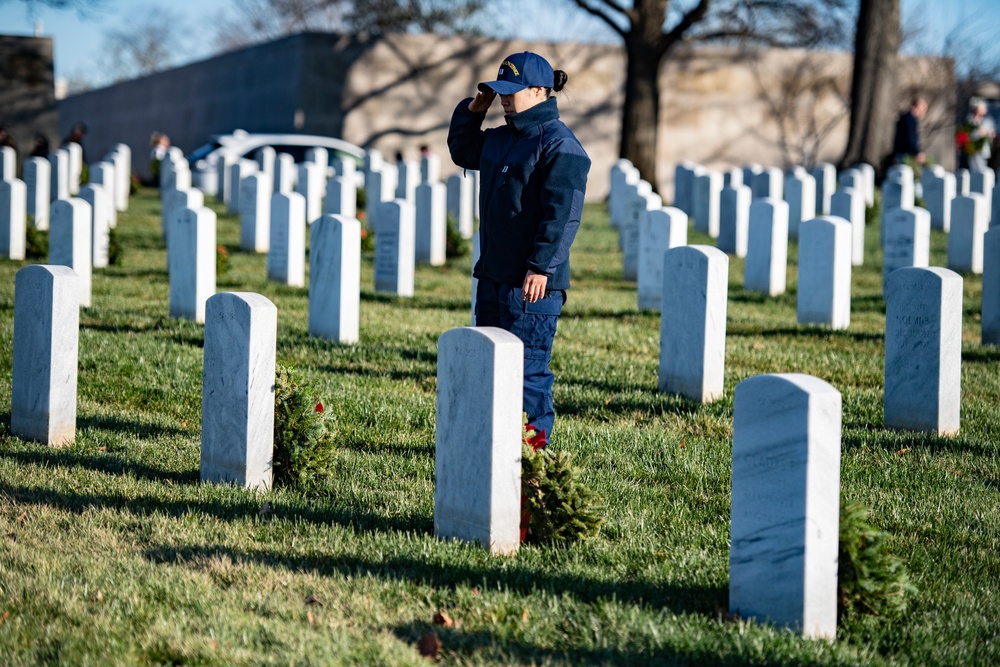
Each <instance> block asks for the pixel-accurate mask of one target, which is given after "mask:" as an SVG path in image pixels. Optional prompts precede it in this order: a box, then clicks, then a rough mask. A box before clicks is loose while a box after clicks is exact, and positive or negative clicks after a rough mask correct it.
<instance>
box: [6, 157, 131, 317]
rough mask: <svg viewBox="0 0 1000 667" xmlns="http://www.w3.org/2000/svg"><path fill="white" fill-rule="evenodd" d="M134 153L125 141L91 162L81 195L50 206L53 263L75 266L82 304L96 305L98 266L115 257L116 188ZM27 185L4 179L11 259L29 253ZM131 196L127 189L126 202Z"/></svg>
mask: <svg viewBox="0 0 1000 667" xmlns="http://www.w3.org/2000/svg"><path fill="white" fill-rule="evenodd" d="M130 159H131V158H130V156H129V152H128V147H127V146H124V145H123V144H122V145H119V146H118V147H116V148H115V150H114V152H113V153H112V154H111V155H109V160H108V161H105V162H101V163H98V164H95V165H93V166H92V167H91V169H90V178H91V182H89V183H87V184H86V185H84V186H81V187H80V188H79V191H78V194H79V196H78V197H68V198H66V199H58V200H56V201H54V202H52V204H51V207H48V209H47V211H46V213H47V219H46V220H45V223H46V224H45V226H44V228H45V229H47V230H48V233H49V234H48V236H49V239H48V246H49V258H48V261H49V264H51V265H57V266H65V267H69V268H70V269H72V270H73V271H74V272H75V274H76V275H77V277H78V279H77V281H76V283H75V284H76V285H77V289H78V290H79V294H78V295H77V296H78V303H79V305H80V306H82V307H89V306H90V305H91V277H92V274H93V269H95V268H105V267H107V266H108V263H109V259H110V258H109V246H110V230H111V228H113V227H114V226H115V225H116V221H117V211H116V209H117V207H116V204H115V201H114V197H115V196H116V194H113V193H117V191H116V190H115V187H116V183H117V182H118V179H117V178H116V177H115V175H114V174H115V170H116V169H117V167H115V162H118V161H124V164H125V165H128V161H129V160H130ZM112 160H114V162H112ZM41 162H42V163H45V162H46V161H44V160H42V161H41ZM28 164H29V163H26V166H27V165H28ZM126 168H127V167H126ZM125 173H126V174H127V172H125ZM43 182H44V181H43ZM24 186H25V184H24V183H22V182H21V181H19V180H18V179H15V180H13V181H3V182H0V230H2V232H3V237H4V238H5V239H7V244H6V247H5V250H6V251H11V250H13V251H14V252H5V254H4V255H3V256H4V257H8V258H9V259H16V260H23V259H24V251H25V246H26V243H25V238H26V225H25V217H26V213H25V207H24V197H23V195H24V194H25V187H24ZM127 196H128V193H127V191H126V199H125V203H126V206H127V203H128V198H127Z"/></svg>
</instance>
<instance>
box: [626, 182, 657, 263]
mask: <svg viewBox="0 0 1000 667" xmlns="http://www.w3.org/2000/svg"><path fill="white" fill-rule="evenodd" d="M660 208H663V200H662V199H660V195H658V194H656V193H655V192H653V188H652V186H651V185H650V184H649V183H647V182H646V181H639V184H638V185H637V186H635V188H634V189H631V197H630V199H629V209H628V210H629V211H630V215H629V216H628V218H627V219H626V220H625V224H624V225H623V226H622V227H621V228H620V229H619V237H620V239H621V246H622V278H623V279H624V280H638V279H639V228H640V227H641V226H642V224H641V223H642V220H643V219H645V217H646V214H647V213H648V212H649V211H655V210H657V209H660Z"/></svg>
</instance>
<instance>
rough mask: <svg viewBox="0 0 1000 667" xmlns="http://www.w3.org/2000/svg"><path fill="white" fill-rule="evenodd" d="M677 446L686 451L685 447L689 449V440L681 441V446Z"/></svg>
mask: <svg viewBox="0 0 1000 667" xmlns="http://www.w3.org/2000/svg"><path fill="white" fill-rule="evenodd" d="M677 446H678V447H680V448H681V449H684V448H685V447H687V440H681V444H679V445H677Z"/></svg>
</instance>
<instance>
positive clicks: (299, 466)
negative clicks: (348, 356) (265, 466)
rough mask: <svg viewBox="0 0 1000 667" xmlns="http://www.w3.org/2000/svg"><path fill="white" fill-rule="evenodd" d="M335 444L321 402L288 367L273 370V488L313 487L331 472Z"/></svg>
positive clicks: (331, 426) (332, 431)
mask: <svg viewBox="0 0 1000 667" xmlns="http://www.w3.org/2000/svg"><path fill="white" fill-rule="evenodd" d="M335 454H336V444H335V442H334V429H333V425H332V424H331V420H330V419H328V417H327V414H326V411H325V409H324V408H323V403H322V402H321V401H319V400H318V399H317V398H316V395H315V392H314V391H313V389H312V388H311V387H309V386H308V385H307V384H306V383H305V382H304V381H303V380H302V377H301V376H300V375H299V374H298V373H297V372H295V370H294V369H292V368H291V367H289V366H285V365H284V364H281V363H277V364H275V368H274V454H273V463H272V468H273V473H274V485H275V486H289V487H295V488H299V489H303V490H309V489H312V488H315V487H316V486H317V485H318V484H319V483H320V482H322V481H323V480H324V479H325V478H326V477H328V476H329V474H330V473H331V471H332V468H333V462H334V456H335Z"/></svg>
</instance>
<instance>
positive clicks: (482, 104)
mask: <svg viewBox="0 0 1000 667" xmlns="http://www.w3.org/2000/svg"><path fill="white" fill-rule="evenodd" d="M496 96H497V94H496V93H494V92H493V91H492V90H491V91H489V92H488V93H484V92H483V91H481V90H480V91H479V92H477V93H476V99H474V100H472V101H471V102H469V111H471V112H472V113H486V112H487V111H489V109H490V105H491V104H493V100H495V99H496Z"/></svg>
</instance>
